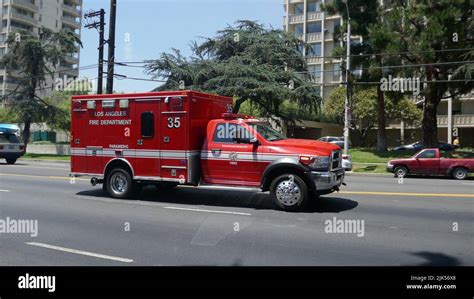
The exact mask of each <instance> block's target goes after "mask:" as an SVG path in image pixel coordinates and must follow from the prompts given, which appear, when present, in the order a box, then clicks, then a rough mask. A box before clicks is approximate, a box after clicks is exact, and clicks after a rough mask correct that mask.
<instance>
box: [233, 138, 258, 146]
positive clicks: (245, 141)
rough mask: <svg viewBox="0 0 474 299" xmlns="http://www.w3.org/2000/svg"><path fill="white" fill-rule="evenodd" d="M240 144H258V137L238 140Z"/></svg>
mask: <svg viewBox="0 0 474 299" xmlns="http://www.w3.org/2000/svg"><path fill="white" fill-rule="evenodd" d="M237 142H238V143H243V144H258V139H257V138H256V137H253V138H239V139H237Z"/></svg>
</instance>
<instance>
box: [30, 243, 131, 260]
mask: <svg viewBox="0 0 474 299" xmlns="http://www.w3.org/2000/svg"><path fill="white" fill-rule="evenodd" d="M26 244H27V245H31V246H37V247H43V248H48V249H54V250H59V251H64V252H69V253H75V254H80V255H86V256H91V257H97V258H101V259H106V260H112V261H117V262H123V263H133V260H131V259H126V258H121V257H116V256H110V255H104V254H98V253H93V252H88V251H82V250H76V249H71V248H65V247H60V246H54V245H48V244H44V243H36V242H29V243H28V242H27V243H26Z"/></svg>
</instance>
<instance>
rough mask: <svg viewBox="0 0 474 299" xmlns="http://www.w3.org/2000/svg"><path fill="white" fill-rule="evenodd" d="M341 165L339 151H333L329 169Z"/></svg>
mask: <svg viewBox="0 0 474 299" xmlns="http://www.w3.org/2000/svg"><path fill="white" fill-rule="evenodd" d="M341 167H342V155H341V151H333V152H332V154H331V170H333V169H338V168H341Z"/></svg>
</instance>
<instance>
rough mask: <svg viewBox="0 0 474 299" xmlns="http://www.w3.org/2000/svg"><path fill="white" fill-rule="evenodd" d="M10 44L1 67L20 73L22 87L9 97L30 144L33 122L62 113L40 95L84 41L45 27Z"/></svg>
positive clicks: (22, 33) (18, 36)
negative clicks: (66, 59)
mask: <svg viewBox="0 0 474 299" xmlns="http://www.w3.org/2000/svg"><path fill="white" fill-rule="evenodd" d="M7 44H8V47H9V51H8V52H7V53H6V54H5V55H4V56H3V57H2V59H1V60H0V66H1V67H3V68H5V69H6V70H7V72H9V71H15V72H16V73H17V80H18V87H17V88H16V90H14V91H13V92H11V93H10V94H7V95H5V97H6V98H7V100H9V103H10V104H11V109H12V111H14V112H15V113H17V114H18V117H19V120H20V122H22V123H23V124H24V129H23V136H22V137H23V140H24V142H25V144H27V143H28V140H29V138H30V127H31V123H32V122H36V121H43V120H45V119H48V118H49V119H51V118H54V117H55V115H56V114H57V113H59V111H58V109H56V107H55V106H52V105H49V104H48V103H47V102H45V101H44V100H43V99H42V98H41V97H40V96H38V92H39V91H40V90H42V89H43V88H44V87H45V84H46V81H47V78H51V79H54V70H55V69H56V67H57V66H58V65H59V64H60V63H61V62H62V61H64V59H65V58H66V55H67V54H70V53H73V52H74V51H76V47H77V44H80V45H81V42H80V40H79V39H78V38H77V37H75V36H74V34H73V33H72V32H69V31H66V30H62V31H59V32H53V31H51V30H49V29H47V28H42V29H41V30H40V33H39V34H38V35H37V36H36V35H34V34H33V33H32V32H29V31H26V30H22V31H19V32H18V33H16V34H14V35H10V36H9V37H8V39H7Z"/></svg>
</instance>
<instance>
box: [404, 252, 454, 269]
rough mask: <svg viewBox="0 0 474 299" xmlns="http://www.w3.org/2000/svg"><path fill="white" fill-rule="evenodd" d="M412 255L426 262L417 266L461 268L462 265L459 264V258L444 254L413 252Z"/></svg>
mask: <svg viewBox="0 0 474 299" xmlns="http://www.w3.org/2000/svg"><path fill="white" fill-rule="evenodd" d="M410 254H412V255H414V256H418V257H421V258H424V259H425V261H424V262H422V263H420V264H418V265H416V266H422V267H429V266H460V265H461V263H460V262H459V260H458V259H457V258H455V257H452V256H449V255H447V254H444V253H438V252H430V251H419V252H411V253H410ZM411 266H413V265H411Z"/></svg>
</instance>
